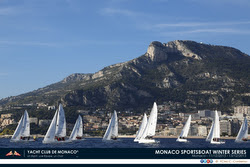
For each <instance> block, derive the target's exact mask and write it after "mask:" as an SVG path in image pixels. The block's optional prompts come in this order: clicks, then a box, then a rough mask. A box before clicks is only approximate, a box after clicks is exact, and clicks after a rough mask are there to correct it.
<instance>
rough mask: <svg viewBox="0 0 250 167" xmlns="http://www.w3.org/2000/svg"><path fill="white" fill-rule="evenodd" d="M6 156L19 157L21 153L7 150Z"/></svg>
mask: <svg viewBox="0 0 250 167" xmlns="http://www.w3.org/2000/svg"><path fill="white" fill-rule="evenodd" d="M5 156H6V157H8V156H13V157H14V156H18V157H20V156H21V154H19V153H18V152H17V151H14V152H13V151H10V152H8V153H7V154H6V155H5Z"/></svg>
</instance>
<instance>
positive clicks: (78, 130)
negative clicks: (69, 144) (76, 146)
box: [69, 115, 83, 140]
mask: <svg viewBox="0 0 250 167" xmlns="http://www.w3.org/2000/svg"><path fill="white" fill-rule="evenodd" d="M82 136H83V123H82V117H81V116H80V115H79V116H78V118H77V120H76V123H75V126H74V128H73V130H72V132H71V135H70V137H69V140H81V139H82Z"/></svg>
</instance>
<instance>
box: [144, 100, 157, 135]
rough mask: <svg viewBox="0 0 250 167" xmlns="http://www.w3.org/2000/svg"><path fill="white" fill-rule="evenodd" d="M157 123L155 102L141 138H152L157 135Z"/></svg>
mask: <svg viewBox="0 0 250 167" xmlns="http://www.w3.org/2000/svg"><path fill="white" fill-rule="evenodd" d="M156 124H157V105H156V103H155V102H154V105H153V108H152V110H151V113H150V116H149V118H148V122H147V125H146V127H145V129H144V131H143V133H142V136H141V139H148V138H152V137H153V136H154V135H155V129H156ZM141 139H140V140H141Z"/></svg>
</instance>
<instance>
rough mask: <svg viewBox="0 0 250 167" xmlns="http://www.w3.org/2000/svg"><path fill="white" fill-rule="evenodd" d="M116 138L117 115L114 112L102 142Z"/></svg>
mask: <svg viewBox="0 0 250 167" xmlns="http://www.w3.org/2000/svg"><path fill="white" fill-rule="evenodd" d="M117 137H118V119H117V113H116V111H114V114H113V115H112V117H111V120H110V122H109V125H108V128H107V130H106V132H105V134H104V136H103V140H110V139H116V138H117Z"/></svg>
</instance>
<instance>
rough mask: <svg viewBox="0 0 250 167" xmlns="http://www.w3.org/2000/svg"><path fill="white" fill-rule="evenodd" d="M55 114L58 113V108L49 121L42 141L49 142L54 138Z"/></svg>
mask: <svg viewBox="0 0 250 167" xmlns="http://www.w3.org/2000/svg"><path fill="white" fill-rule="evenodd" d="M57 115H58V110H56V113H55V115H54V117H53V119H52V121H51V123H50V126H49V129H48V131H47V133H46V135H45V137H44V139H43V143H49V142H53V141H54V140H55V133H56V119H57Z"/></svg>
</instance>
